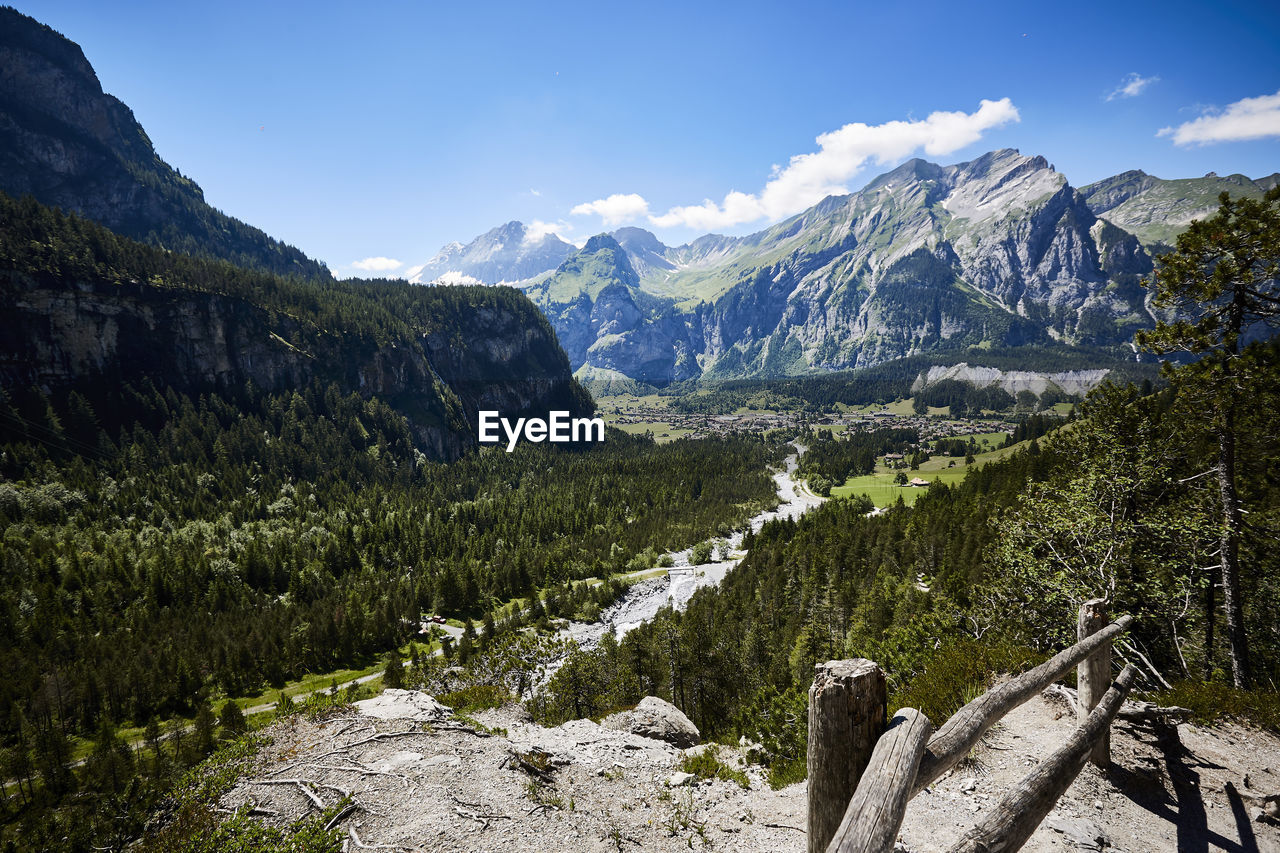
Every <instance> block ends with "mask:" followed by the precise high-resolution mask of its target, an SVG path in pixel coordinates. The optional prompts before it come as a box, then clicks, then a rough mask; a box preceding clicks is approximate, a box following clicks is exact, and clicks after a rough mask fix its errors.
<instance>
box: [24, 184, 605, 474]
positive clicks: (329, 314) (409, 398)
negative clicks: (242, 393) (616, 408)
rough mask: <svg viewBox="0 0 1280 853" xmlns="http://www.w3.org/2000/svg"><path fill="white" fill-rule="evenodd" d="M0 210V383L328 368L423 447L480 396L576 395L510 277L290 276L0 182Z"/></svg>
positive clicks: (438, 447) (444, 450)
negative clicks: (392, 415) (186, 253)
mask: <svg viewBox="0 0 1280 853" xmlns="http://www.w3.org/2000/svg"><path fill="white" fill-rule="evenodd" d="M0 222H2V223H3V227H0V312H3V313H2V314H0V382H2V383H3V385H4V386H5V387H27V386H31V385H35V386H37V387H41V388H44V389H50V390H53V389H58V388H62V387H69V386H76V385H84V384H86V383H93V382H109V383H113V384H119V383H121V382H138V381H140V380H142V379H144V378H146V379H150V380H152V381H153V382H155V383H156V384H157V385H159V386H161V387H164V386H172V387H174V388H177V389H179V390H182V391H187V392H198V391H202V390H217V389H228V388H238V387H243V386H244V385H245V383H252V384H253V385H254V386H256V387H257V388H259V389H262V390H264V391H282V390H288V389H291V388H297V387H300V386H302V385H304V384H306V383H309V382H312V381H320V382H323V383H326V384H327V383H334V384H335V385H336V386H337V387H338V388H339V390H341V391H343V392H351V391H358V392H359V393H361V394H362V395H365V396H377V397H380V398H382V399H384V400H386V401H387V402H388V403H390V404H391V405H392V406H394V407H395V408H397V409H398V410H400V411H401V412H402V413H404V414H405V415H406V416H407V417H408V418H409V420H410V423H411V425H412V427H413V429H414V431H415V433H416V438H417V440H418V442H419V444H420V445H421V446H422V447H423V449H424V450H425V452H427V453H428V454H429V455H431V456H433V457H434V458H438V459H451V458H456V457H457V456H458V455H460V454H461V453H462V452H464V451H465V449H466V448H467V447H469V446H471V445H473V444H474V443H475V431H476V411H477V410H478V409H480V408H495V409H498V410H500V411H502V412H503V413H504V414H508V413H509V414H522V413H523V414H531V413H539V412H540V413H542V414H543V415H545V413H546V412H547V411H548V410H550V409H568V410H570V411H573V412H575V413H584V412H585V411H588V410H589V409H590V408H591V401H590V398H589V397H588V396H587V395H586V394H585V392H583V391H582V389H581V388H580V387H578V386H577V384H576V383H575V382H574V381H573V379H572V378H571V376H570V373H569V363H568V359H567V358H566V357H565V355H564V352H563V350H561V349H560V347H559V345H558V344H557V342H556V339H555V335H554V332H553V331H552V329H551V327H550V325H549V324H548V323H547V321H546V319H545V318H543V317H542V316H541V315H540V314H539V313H538V311H537V309H536V308H535V307H534V306H533V305H532V304H531V303H530V302H529V301H528V299H526V298H525V297H524V296H523V295H522V294H520V293H519V292H517V291H515V290H512V289H510V288H486V287H458V288H420V287H414V286H412V285H408V284H404V283H397V282H350V283H347V282H344V283H342V284H337V283H330V284H319V283H314V284H313V283H304V282H300V281H297V280H292V281H291V280H287V279H281V278H278V277H275V276H271V275H268V274H265V273H255V272H251V271H246V270H242V269H238V268H235V267H232V266H230V265H227V264H223V263H215V262H206V261H199V260H195V259H191V258H186V257H182V256H175V255H170V254H167V253H163V252H159V251H157V250H154V249H149V248H147V247H144V246H141V245H139V244H136V243H133V242H131V241H128V240H124V239H121V238H118V237H116V236H115V235H113V234H111V233H110V232H107V231H106V230H105V229H102V228H100V227H98V226H95V225H93V224H92V223H89V222H86V221H84V220H81V219H79V218H77V217H74V216H72V217H67V216H60V215H57V214H55V213H53V212H51V211H49V210H48V209H46V208H42V207H40V206H39V205H37V204H35V203H34V202H32V201H30V200H26V201H23V202H14V201H13V200H11V199H8V198H6V197H3V196H2V195H0Z"/></svg>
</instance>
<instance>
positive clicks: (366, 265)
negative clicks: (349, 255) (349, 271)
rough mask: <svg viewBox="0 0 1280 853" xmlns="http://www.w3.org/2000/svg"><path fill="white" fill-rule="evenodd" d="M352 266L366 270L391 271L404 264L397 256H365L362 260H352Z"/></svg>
mask: <svg viewBox="0 0 1280 853" xmlns="http://www.w3.org/2000/svg"><path fill="white" fill-rule="evenodd" d="M351 266H352V267H353V268H355V269H358V270H364V271H365V272H390V271H391V270H394V269H399V268H400V267H401V266H403V264H401V263H400V262H399V261H397V260H396V259H395V258H384V257H381V256H379V257H376V258H365V259H364V260H361V261H352V262H351Z"/></svg>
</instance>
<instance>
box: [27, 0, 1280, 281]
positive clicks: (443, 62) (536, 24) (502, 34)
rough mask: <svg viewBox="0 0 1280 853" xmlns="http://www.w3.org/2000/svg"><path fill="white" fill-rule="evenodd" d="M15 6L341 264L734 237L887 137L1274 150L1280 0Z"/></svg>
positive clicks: (1174, 160)
mask: <svg viewBox="0 0 1280 853" xmlns="http://www.w3.org/2000/svg"><path fill="white" fill-rule="evenodd" d="M15 5H16V7H17V8H18V9H19V10H20V11H22V12H25V13H26V14H29V15H31V16H33V17H35V18H37V19H38V20H41V21H43V22H44V23H47V24H49V25H50V26H52V27H54V28H55V29H57V30H58V31H60V32H62V33H63V34H64V35H66V36H67V37H69V38H71V39H72V40H73V41H76V42H78V43H79V44H80V45H81V47H82V48H83V49H84V52H85V55H86V56H87V57H88V59H89V61H90V63H92V64H93V66H94V68H95V69H96V70H97V72H98V76H99V78H100V79H101V81H102V84H103V88H104V89H105V90H106V91H108V92H110V93H112V94H114V95H116V96H117V97H119V98H120V99H121V100H123V101H124V102H125V103H127V104H129V105H130V106H131V107H132V108H133V110H134V112H135V114H136V115H137V117H138V120H139V121H140V122H141V123H142V125H143V126H144V127H145V128H146V130H147V132H148V133H149V134H150V136H151V139H152V142H153V143H154V144H155V147H156V150H157V151H158V152H159V154H160V155H161V156H162V157H164V158H165V159H166V160H167V161H168V162H169V163H170V164H172V165H173V166H174V167H176V168H177V169H179V170H180V171H181V172H182V173H183V174H185V175H188V176H190V177H192V178H193V179H195V180H196V181H197V182H198V183H199V184H200V185H201V186H202V187H203V189H204V191H205V195H206V198H207V199H208V200H209V201H210V202H211V203H212V204H214V205H215V206H217V207H219V208H220V209H222V210H224V211H225V212H227V213H229V214H231V215H233V216H236V217H238V218H240V219H243V220H245V221H246V222H249V223H251V224H253V225H256V226H258V227H260V228H263V229H264V230H266V231H267V232H268V233H270V234H272V235H273V236H276V237H279V238H280V239H283V240H285V241H287V242H290V243H293V244H295V245H297V246H298V247H299V248H301V249H302V250H303V251H305V252H306V253H307V254H309V255H312V256H314V257H317V258H320V259H321V260H324V261H325V262H327V263H328V264H329V265H330V266H331V268H333V269H334V270H335V271H336V272H337V273H339V274H340V275H350V274H352V273H355V272H357V270H356V269H355V268H354V267H353V266H352V264H353V262H356V261H359V260H362V259H368V258H386V259H391V260H394V261H397V262H399V265H398V266H396V267H392V266H391V265H390V261H387V262H386V263H382V264H379V263H376V262H374V263H369V264H366V265H365V266H367V267H370V268H375V269H376V268H379V267H381V268H382V269H380V270H379V272H380V273H381V274H390V275H394V274H397V273H400V274H403V273H404V272H405V271H406V270H407V269H408V268H410V267H411V266H412V265H414V264H419V263H421V262H423V261H425V260H427V259H429V258H430V257H431V256H432V255H434V254H435V253H436V251H437V250H438V249H439V248H440V246H441V245H442V244H443V243H445V242H448V241H451V240H459V241H463V242H465V241H467V240H470V239H471V238H472V237H474V236H475V235H477V234H479V233H481V232H483V231H485V230H488V229H489V228H491V227H493V226H495V225H499V224H501V223H503V222H505V221H508V220H511V219H520V220H522V221H524V222H526V223H531V222H539V223H546V224H547V225H546V227H547V228H556V229H559V230H560V231H561V232H563V233H564V234H565V236H567V237H568V238H570V239H574V240H577V241H581V240H582V239H585V238H586V237H587V236H589V235H591V234H593V233H598V232H599V231H602V230H607V229H608V228H612V227H616V226H617V224H619V223H621V222H628V223H630V224H637V225H643V226H645V227H649V228H650V229H651V230H654V231H655V232H656V233H657V234H658V235H659V237H661V238H662V239H663V240H664V242H667V243H669V244H677V243H681V242H684V241H685V240H688V239H690V238H692V237H695V236H698V235H699V234H702V233H705V232H706V231H709V230H715V231H719V232H722V233H748V232H750V231H754V230H758V229H759V228H762V227H765V226H766V225H768V224H769V223H770V222H771V221H775V220H776V219H777V218H778V217H780V216H784V215H787V214H788V213H791V212H796V210H795V209H793V208H797V206H798V205H803V204H805V203H806V202H807V200H808V199H809V198H810V197H811V196H813V195H814V194H815V193H818V192H821V191H823V190H825V189H831V188H844V189H846V190H852V189H856V188H858V187H860V186H861V185H863V184H864V183H866V182H867V181H868V180H870V179H871V178H872V177H874V176H875V175H877V174H879V173H881V172H883V171H885V170H886V169H888V168H890V167H891V166H892V165H894V164H896V163H898V162H901V160H903V159H905V158H906V157H907V156H923V157H925V158H926V159H930V160H934V161H935V162H941V163H952V162H958V161H961V160H966V159H970V158H971V157H973V156H976V155H978V154H980V153H982V152H984V151H987V150H990V149H993V148H1000V147H1012V148H1018V149H1020V150H1021V151H1022V152H1023V153H1037V154H1043V155H1044V156H1045V157H1047V158H1048V159H1049V161H1050V162H1052V163H1053V164H1055V166H1056V167H1057V168H1058V170H1059V171H1061V172H1063V173H1064V174H1065V175H1066V176H1067V177H1068V179H1069V180H1070V181H1071V182H1072V183H1073V184H1074V185H1076V186H1083V185H1085V184H1087V183H1089V182H1090V181H1094V180H1097V179H1099V178H1103V177H1106V176H1109V175H1112V174H1115V173H1117V172H1120V171H1124V170H1126V169H1133V168H1141V169H1143V170H1145V171H1147V172H1149V173H1151V174H1155V175H1158V176H1160V177H1166V178H1176V177H1192V176H1198V175H1202V174H1204V173H1206V172H1208V171H1211V170H1212V171H1216V172H1218V173H1219V174H1229V173H1232V172H1242V173H1244V174H1246V175H1249V176H1251V177H1257V176H1260V175H1264V174H1270V173H1271V172H1274V171H1277V170H1280V7H1277V6H1276V4H1275V3H1274V2H1271V3H1214V4H1209V3H1204V4H1192V3H1170V2H1161V3H1123V2H1106V3H1092V2H1083V3H1071V4H1059V3H1055V4H1044V3H1036V2H1029V0H1024V2H1020V3H957V2H954V0H952V2H948V3H910V4H906V3H903V4H889V3H875V4H869V3H860V2H858V3H853V2H849V3H816V2H792V3H787V4H785V5H784V4H781V3H751V2H737V3H723V4H709V3H703V4H694V3H687V2H686V3H669V4H668V3H644V4H637V3H630V4H610V3H594V4H583V3H540V4H535V3H494V4H481V3H476V4H466V8H462V6H463V5H464V4H448V5H445V4H435V3H421V2H419V3H410V2H404V3H365V4H353V3H338V2H333V3H327V2H311V3H306V4H289V3H263V2H256V3H241V2H220V3H217V4H174V3H159V2H128V0H122V2H111V3H102V2H101V0H92V1H91V2H84V1H83V0H16V2H15ZM1126 87H1127V91H1126ZM984 101H986V102H989V103H988V104H987V105H986V106H983V102H984ZM936 113H941V114H942V115H934V114H936ZM948 114H950V115H948ZM931 116H933V118H930V117H931ZM850 126H851V127H850ZM842 128H843V129H844V130H842ZM1166 128H1167V129H1168V130H1167V131H1166V132H1165V133H1164V135H1158V134H1159V133H1160V131H1161V130H1162V129H1166ZM819 137H822V138H823V140H824V141H825V145H824V144H820V143H819V142H818V141H817V140H818V139H819ZM815 152H817V153H819V156H818V157H816V158H806V159H804V160H802V161H800V162H798V163H796V164H795V166H794V168H788V165H789V164H792V158H793V157H796V156H798V155H807V154H814V153H815ZM904 152H905V153H904ZM881 160H884V161H885V162H883V163H882V162H881ZM775 166H778V167H779V169H780V171H779V172H777V173H775V171H774V167H775ZM771 179H772V180H773V183H772V185H771V183H770V182H771ZM731 192H734V193H737V194H739V195H735V196H732V197H729V198H726V196H728V194H729V193H731ZM611 197H612V200H611ZM708 200H710V201H709V202H708ZM704 202H705V204H704ZM575 208H576V209H577V212H576V213H575V212H574V211H575ZM601 214H605V215H607V216H608V217H609V222H608V223H606V221H605V219H604V217H603V216H602V215H601ZM366 274H367V273H366Z"/></svg>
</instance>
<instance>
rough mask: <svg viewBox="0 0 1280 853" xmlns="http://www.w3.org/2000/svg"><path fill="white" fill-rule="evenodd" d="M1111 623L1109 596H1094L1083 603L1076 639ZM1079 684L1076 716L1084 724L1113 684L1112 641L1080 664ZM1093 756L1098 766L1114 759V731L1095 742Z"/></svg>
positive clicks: (1090, 754)
mask: <svg viewBox="0 0 1280 853" xmlns="http://www.w3.org/2000/svg"><path fill="white" fill-rule="evenodd" d="M1105 627H1107V600H1106V599H1105V598H1094V599H1090V600H1089V601H1086V602H1085V603H1084V604H1081V605H1080V618H1079V620H1078V621H1077V622H1076V639H1077V640H1084V639H1087V638H1088V637H1090V636H1092V635H1094V634H1096V633H1098V632H1099V631H1101V630H1102V629H1103V628H1105ZM1076 686H1077V688H1078V691H1079V702H1078V703H1077V705H1076V716H1077V718H1078V719H1079V721H1080V723H1079V724H1080V725H1084V722H1085V720H1087V719H1089V713H1090V712H1091V711H1093V709H1094V708H1095V707H1097V705H1098V702H1099V701H1101V699H1102V694H1104V693H1106V692H1107V688H1109V687H1110V686H1111V644H1110V643H1106V644H1104V645H1103V646H1101V647H1100V648H1099V649H1098V650H1097V651H1096V652H1094V653H1093V654H1092V655H1090V656H1089V657H1087V658H1085V659H1084V660H1082V661H1080V663H1078V664H1076ZM1089 760H1090V761H1092V762H1093V763H1094V765H1095V766H1097V767H1106V766H1107V765H1108V764H1110V763H1111V732H1110V731H1109V730H1107V731H1103V733H1102V737H1101V738H1099V739H1098V742H1097V743H1096V744H1094V747H1093V750H1092V751H1091V752H1090V753H1089Z"/></svg>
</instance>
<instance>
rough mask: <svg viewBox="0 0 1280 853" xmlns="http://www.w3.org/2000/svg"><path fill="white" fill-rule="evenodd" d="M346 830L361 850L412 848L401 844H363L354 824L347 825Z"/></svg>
mask: <svg viewBox="0 0 1280 853" xmlns="http://www.w3.org/2000/svg"><path fill="white" fill-rule="evenodd" d="M347 832H348V833H350V834H351V840H352V842H353V843H354V844H355V845H356V846H357V847H359V848H360V849H361V850H410V851H412V850H413V848H412V847H405V846H404V845H403V844H365V843H364V842H363V841H361V840H360V834H359V833H358V832H356V828H355V827H354V826H349V827H347Z"/></svg>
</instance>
